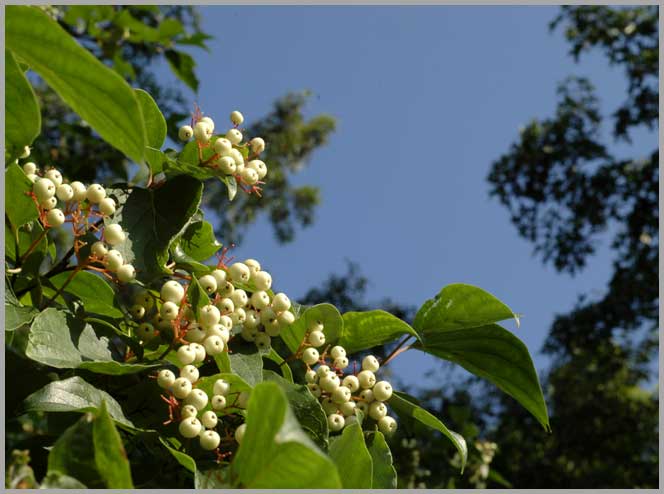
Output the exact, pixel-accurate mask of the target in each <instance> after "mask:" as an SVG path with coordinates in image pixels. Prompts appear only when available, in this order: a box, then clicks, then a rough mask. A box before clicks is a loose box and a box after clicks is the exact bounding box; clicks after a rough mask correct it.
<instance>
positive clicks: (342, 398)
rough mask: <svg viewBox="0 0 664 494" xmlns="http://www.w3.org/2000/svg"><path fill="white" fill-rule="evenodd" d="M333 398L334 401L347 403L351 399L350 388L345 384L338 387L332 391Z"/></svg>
mask: <svg viewBox="0 0 664 494" xmlns="http://www.w3.org/2000/svg"><path fill="white" fill-rule="evenodd" d="M331 399H332V401H333V402H335V403H338V404H341V403H346V402H347V401H348V400H350V389H348V388H347V387H345V386H339V387H338V388H337V389H335V390H334V391H332V396H331Z"/></svg>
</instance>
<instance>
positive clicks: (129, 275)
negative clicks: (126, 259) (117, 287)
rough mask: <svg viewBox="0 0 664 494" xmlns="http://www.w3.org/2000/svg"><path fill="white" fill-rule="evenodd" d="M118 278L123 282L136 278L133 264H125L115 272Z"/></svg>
mask: <svg viewBox="0 0 664 494" xmlns="http://www.w3.org/2000/svg"><path fill="white" fill-rule="evenodd" d="M115 274H116V275H117V277H118V279H119V280H120V281H121V282H123V283H129V282H130V281H132V280H133V279H134V278H136V269H135V268H134V266H133V265H131V264H123V265H122V266H120V267H119V268H118V270H117V271H116V273H115Z"/></svg>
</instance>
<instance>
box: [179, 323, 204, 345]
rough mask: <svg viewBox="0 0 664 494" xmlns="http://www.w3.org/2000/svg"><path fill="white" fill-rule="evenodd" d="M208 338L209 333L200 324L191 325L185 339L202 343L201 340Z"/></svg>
mask: <svg viewBox="0 0 664 494" xmlns="http://www.w3.org/2000/svg"><path fill="white" fill-rule="evenodd" d="M205 338H207V333H206V332H205V330H204V329H202V328H200V327H199V326H198V325H196V326H193V325H192V326H189V329H188V330H187V333H186V334H185V337H184V339H185V340H187V341H189V342H191V343H200V342H201V341H203V340H205Z"/></svg>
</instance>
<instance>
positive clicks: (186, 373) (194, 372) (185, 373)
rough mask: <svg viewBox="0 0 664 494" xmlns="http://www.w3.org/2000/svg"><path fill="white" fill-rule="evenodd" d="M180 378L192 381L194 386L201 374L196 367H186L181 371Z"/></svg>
mask: <svg viewBox="0 0 664 494" xmlns="http://www.w3.org/2000/svg"><path fill="white" fill-rule="evenodd" d="M180 377H184V378H185V379H189V380H190V381H191V384H194V383H195V382H196V381H198V377H199V373H198V369H197V368H196V366H195V365H191V364H189V365H185V366H184V367H183V368H182V369H180Z"/></svg>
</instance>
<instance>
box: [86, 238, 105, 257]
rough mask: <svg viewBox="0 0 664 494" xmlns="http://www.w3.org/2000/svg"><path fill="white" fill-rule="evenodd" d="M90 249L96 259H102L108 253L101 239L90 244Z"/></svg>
mask: <svg viewBox="0 0 664 494" xmlns="http://www.w3.org/2000/svg"><path fill="white" fill-rule="evenodd" d="M90 251H91V252H92V254H93V255H94V256H95V257H97V259H103V258H104V256H105V255H106V254H108V249H107V248H106V245H105V244H104V242H101V241H99V242H95V243H94V244H92V247H91V248H90Z"/></svg>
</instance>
